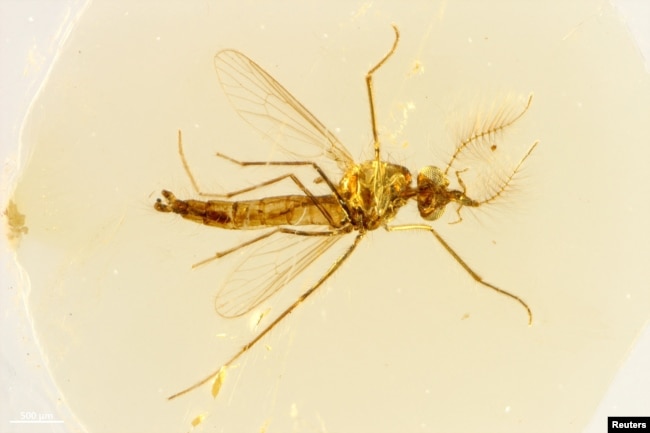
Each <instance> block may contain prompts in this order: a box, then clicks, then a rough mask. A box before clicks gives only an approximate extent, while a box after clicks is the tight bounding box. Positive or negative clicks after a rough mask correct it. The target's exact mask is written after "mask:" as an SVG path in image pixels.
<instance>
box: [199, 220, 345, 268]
mask: <svg viewBox="0 0 650 433" xmlns="http://www.w3.org/2000/svg"><path fill="white" fill-rule="evenodd" d="M348 231H349V229H347V228H343V229H337V230H330V231H323V232H312V231H307V230H295V229H288V228H284V227H281V228H277V229H273V230H271V231H269V232H266V233H264V234H263V235H261V236H258V237H256V238H253V239H251V240H248V241H246V242H244V243H241V244H239V245H237V246H234V247H232V248H229V249H227V250H224V251H218V252H216V253H215V254H214V255H213V256H212V257H208V258H207V259H204V260H201V261H200V262H198V263H195V264H193V265H192V268H193V269H194V268H198V267H199V266H202V265H205V264H206V263H209V262H211V261H213V260H217V259H220V258H221V257H223V256H227V255H228V254H230V253H234V252H235V251H237V250H240V249H242V248H245V247H247V246H249V245H252V244H254V243H257V242H259V241H261V240H264V239H266V238H269V237H271V236H273V235H274V234H276V233H285V234H290V235H295V236H336V235H339V234H343V233H346V232H348Z"/></svg>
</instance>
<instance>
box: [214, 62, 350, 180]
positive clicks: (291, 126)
mask: <svg viewBox="0 0 650 433" xmlns="http://www.w3.org/2000/svg"><path fill="white" fill-rule="evenodd" d="M214 65H215V68H216V70H217V75H218V76H219V82H220V83H221V87H222V88H223V91H224V93H225V94H226V96H228V99H229V100H230V102H231V103H232V105H233V106H234V107H235V110H236V111H237V113H239V115H240V116H241V117H242V118H243V119H244V120H245V121H246V122H248V123H249V124H250V125H251V126H252V127H253V128H255V129H257V130H258V131H259V132H261V133H262V134H263V135H264V136H266V137H267V138H269V139H270V140H271V141H272V142H274V143H275V144H276V145H277V146H279V147H280V148H281V149H282V150H284V151H285V152H286V153H288V154H289V155H291V157H292V158H298V159H299V160H302V161H313V162H316V163H318V164H320V163H321V161H323V160H324V159H327V160H329V162H331V161H333V162H335V163H336V166H337V167H338V169H339V170H340V171H342V172H344V171H345V170H346V169H347V168H348V167H349V166H350V165H352V164H353V163H354V161H353V159H352V157H351V156H350V153H349V152H348V151H347V150H346V149H345V147H343V145H342V144H341V143H340V142H339V140H338V139H337V138H336V137H335V136H334V134H332V133H331V132H330V131H329V130H328V129H327V128H326V127H325V126H324V125H323V124H322V123H321V122H320V121H319V120H318V119H316V117H314V115H313V114H311V113H310V112H309V110H307V109H306V108H305V107H304V106H303V105H302V104H301V103H300V102H298V101H297V100H296V98H294V97H293V96H292V95H291V93H289V91H287V89H285V88H284V87H283V86H282V85H281V84H280V83H278V82H277V81H276V80H275V79H274V78H273V77H271V75H269V74H268V73H267V72H266V71H265V70H264V69H262V67H260V66H259V65H258V64H257V63H255V62H254V61H252V60H251V59H249V58H248V57H246V56H245V55H244V54H242V53H240V52H239V51H235V50H224V51H220V52H219V53H217V55H216V56H215V57H214ZM323 165H325V166H327V164H326V163H324V164H323ZM322 168H323V169H326V168H325V167H322ZM337 180H338V179H333V181H335V182H336V181H337Z"/></svg>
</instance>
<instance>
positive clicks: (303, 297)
mask: <svg viewBox="0 0 650 433" xmlns="http://www.w3.org/2000/svg"><path fill="white" fill-rule="evenodd" d="M364 236H365V233H364V232H359V234H357V237H356V238H355V239H354V242H353V243H352V245H350V247H349V248H348V249H347V250H346V251H345V252H344V253H343V254H342V255H341V256H340V257H339V258H337V259H336V260H335V261H334V263H333V264H332V266H330V268H329V269H328V270H327V272H325V274H324V275H323V276H322V277H320V279H319V280H318V281H317V282H316V283H315V284H314V285H313V286H311V287H310V288H309V289H308V290H307V291H306V292H305V293H303V294H302V295H301V296H300V297H299V298H298V299H296V300H295V301H294V303H293V304H291V305H290V306H289V307H288V308H287V309H286V310H284V311H283V312H282V313H281V314H280V315H279V316H278V317H276V318H275V320H273V322H271V323H270V324H269V325H267V327H266V328H264V330H262V332H260V333H259V334H257V336H256V337H255V338H253V339H252V340H251V341H249V342H248V343H246V344H245V345H244V346H242V347H241V349H239V351H238V352H237V353H235V354H234V355H233V356H232V357H231V358H230V359H229V360H228V361H227V362H226V363H225V364H223V366H221V367H219V369H218V370H216V371H214V372H212V373H210V375H209V376H207V377H206V378H205V379H202V380H201V381H199V382H197V383H195V384H194V385H192V386H190V387H189V388H186V389H184V390H182V391H180V392H177V393H176V394H174V395H172V396H170V397H168V400H173V399H175V398H177V397H180V396H182V395H184V394H187V393H188V392H190V391H192V390H194V389H196V388H198V387H200V386H202V385H204V384H206V383H207V382H209V381H210V380H211V379H214V378H215V377H216V376H217V375H218V374H219V372H220V371H222V368H223V369H227V368H228V367H230V366H231V365H232V364H233V363H234V362H235V361H236V360H237V359H239V357H240V356H242V355H243V354H244V353H246V352H248V351H249V350H250V349H251V348H252V347H253V346H255V344H257V342H258V341H260V340H261V339H262V338H264V336H265V335H266V334H268V333H269V332H271V330H272V329H273V328H275V327H276V325H277V324H278V323H280V322H281V321H282V320H284V318H286V317H287V316H288V315H289V314H291V313H292V312H293V310H295V309H296V308H297V307H298V306H299V305H300V304H302V303H303V302H304V301H305V300H306V299H307V298H308V297H309V296H311V295H312V294H313V293H314V292H315V291H316V290H317V289H318V288H319V287H320V286H321V285H322V284H323V283H324V282H325V281H327V279H328V278H329V277H331V276H332V274H334V272H336V270H337V269H338V268H340V267H341V265H342V264H343V262H345V261H346V260H347V258H348V257H350V254H352V252H353V251H354V250H355V248H356V247H357V245H358V244H359V242H361V239H363V237H364Z"/></svg>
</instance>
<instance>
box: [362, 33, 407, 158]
mask: <svg viewBox="0 0 650 433" xmlns="http://www.w3.org/2000/svg"><path fill="white" fill-rule="evenodd" d="M393 30H395V41H394V42H393V46H392V47H391V49H390V51H388V53H386V55H385V56H384V58H383V59H381V60H380V61H379V63H377V64H376V65H375V66H374V67H373V68H372V69H370V70H369V71H368V73H367V74H366V87H367V88H368V101H369V103H370V121H371V122H372V139H373V141H374V146H375V160H376V161H379V156H380V155H379V135H378V133H377V120H376V117H375V96H374V92H373V89H372V75H373V74H374V73H375V72H376V71H377V69H379V68H380V67H381V66H382V65H383V64H384V63H386V61H387V60H388V59H389V58H390V56H392V55H393V53H394V52H395V50H396V49H397V42H398V41H399V30H398V29H397V26H396V25H395V24H393Z"/></svg>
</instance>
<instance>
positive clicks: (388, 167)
mask: <svg viewBox="0 0 650 433" xmlns="http://www.w3.org/2000/svg"><path fill="white" fill-rule="evenodd" d="M410 185H411V173H410V172H409V170H408V169H407V168H406V167H403V166H401V165H396V164H391V163H388V162H384V161H375V160H371V161H365V162H362V163H360V164H356V165H354V166H352V167H351V168H350V169H349V170H348V171H347V172H346V173H345V175H344V176H343V177H342V178H341V182H340V183H339V194H340V195H341V198H343V200H344V201H345V203H346V205H347V207H348V209H347V210H348V212H349V215H350V219H351V220H352V222H353V224H355V225H359V226H363V228H365V229H367V230H374V229H376V228H378V227H381V226H382V225H385V224H386V222H388V221H390V220H391V219H392V218H393V217H394V216H395V214H397V211H398V210H399V208H400V207H402V206H404V205H405V204H406V202H407V201H408V196H407V193H408V191H409V188H410Z"/></svg>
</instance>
